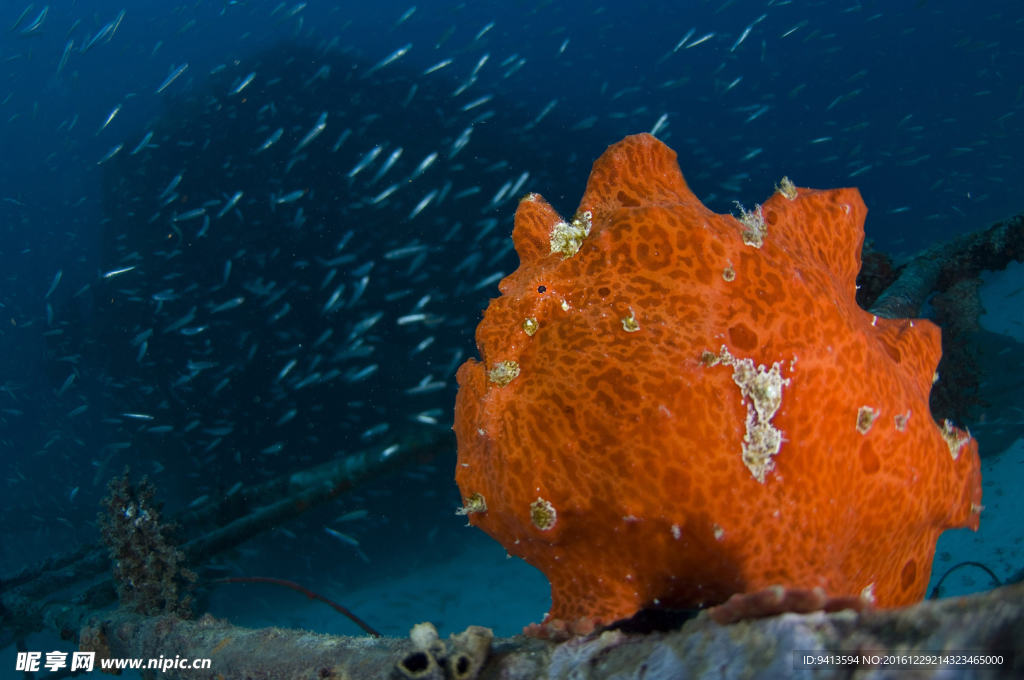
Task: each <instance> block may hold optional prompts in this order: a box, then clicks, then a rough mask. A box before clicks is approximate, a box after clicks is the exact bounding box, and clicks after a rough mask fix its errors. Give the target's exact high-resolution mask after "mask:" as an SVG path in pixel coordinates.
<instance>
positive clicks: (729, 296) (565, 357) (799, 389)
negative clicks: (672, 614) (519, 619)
mask: <svg viewBox="0 0 1024 680" xmlns="http://www.w3.org/2000/svg"><path fill="white" fill-rule="evenodd" d="M866 213H867V208H866V207H865V205H864V202H863V201H862V200H861V197H860V193H859V192H858V191H857V190H856V189H852V188H849V189H835V190H831V191H818V190H813V189H803V188H797V187H796V186H794V185H793V184H792V183H791V182H790V181H789V180H788V179H785V178H784V179H783V180H782V182H781V183H780V185H779V186H778V187H777V190H776V193H775V194H774V195H773V196H772V197H771V198H769V199H768V200H767V201H765V203H764V205H761V206H756V207H755V208H754V209H753V210H751V211H745V210H742V209H741V215H740V217H739V218H736V217H733V216H732V215H718V214H716V213H713V212H711V211H710V210H708V209H707V208H706V207H704V205H703V204H702V203H701V202H700V201H699V200H698V199H697V198H696V196H694V194H693V192H691V191H690V189H689V188H688V187H687V185H686V182H685V181H684V179H683V176H682V174H681V172H680V170H679V165H678V163H677V162H676V154H675V152H673V151H672V150H671V149H669V148H668V147H667V146H665V145H664V144H663V143H661V142H660V141H658V140H657V139H655V138H654V137H652V136H651V135H647V134H642V135H635V136H631V137H627V138H626V139H624V140H622V141H621V142H619V143H617V144H614V145H613V146H611V147H609V148H608V150H607V151H606V152H605V153H604V154H603V155H602V156H601V157H600V158H599V159H598V160H597V162H596V163H594V167H593V170H592V172H591V174H590V179H589V181H588V182H587V189H586V193H585V194H584V196H583V200H582V201H581V203H580V207H579V210H578V211H577V212H576V215H575V216H574V217H573V219H572V220H571V221H568V222H567V221H566V220H564V219H563V218H562V217H560V216H559V215H558V214H557V213H556V212H555V210H554V209H553V208H552V207H551V206H550V205H549V204H548V203H547V202H546V201H544V199H543V198H541V197H540V196H539V195H537V194H529V195H527V196H525V197H524V198H523V199H522V200H521V201H520V202H519V207H518V209H517V211H516V216H515V228H514V230H513V232H512V238H513V241H514V243H515V249H516V252H517V253H518V254H519V258H520V261H521V264H520V266H519V268H518V269H517V270H516V272H515V273H514V274H512V275H511V276H508V277H507V278H505V279H504V280H503V281H502V282H501V285H500V288H501V292H502V295H501V297H499V298H497V299H495V300H492V301H491V302H490V305H489V306H488V308H487V310H486V312H485V313H484V317H483V321H482V322H481V323H480V325H479V327H478V328H477V332H476V341H477V346H478V348H479V351H480V356H481V361H476V360H470V361H469V362H467V363H466V364H465V365H463V366H462V368H461V369H460V370H459V373H458V381H459V393H458V398H457V401H456V406H455V433H456V435H457V437H458V465H457V471H456V481H457V483H458V485H459V489H460V491H461V493H462V497H463V503H464V506H463V508H461V509H460V511H459V512H460V513H461V514H466V515H467V516H468V519H469V522H470V524H472V525H473V526H477V527H480V528H481V529H483V530H484V531H486V532H487V533H488V534H490V535H491V536H492V537H493V538H495V539H496V540H498V541H499V542H500V543H501V544H502V545H503V546H504V547H505V549H506V550H507V551H508V552H509V554H511V555H515V556H517V557H521V558H523V559H524V560H526V561H527V562H528V563H530V564H532V565H533V566H535V567H537V568H538V569H540V570H541V571H542V572H543V573H544V574H545V575H546V576H547V577H548V580H549V581H550V582H551V599H552V604H551V611H550V612H549V613H548V614H547V616H546V618H545V622H551V621H561V622H574V621H578V622H587V621H589V622H591V623H596V624H601V623H610V622H612V621H614V620H617V619H622V618H626V617H629V616H631V615H633V614H635V613H636V612H638V611H639V610H641V609H645V608H674V609H689V608H697V607H704V606H711V605H718V604H721V603H723V602H725V601H726V600H728V599H729V598H730V596H734V595H737V594H741V595H742V594H754V593H762V592H770V590H771V589H773V588H775V589H780V592H781V589H796V590H802V591H815V592H818V593H821V592H822V591H823V592H824V593H827V594H828V596H829V597H837V598H843V597H857V598H861V599H862V600H864V601H867V602H870V603H873V604H874V605H875V606H878V607H898V606H901V605H906V604H910V603H913V602H916V601H919V600H921V599H922V598H923V596H924V594H925V590H926V586H927V583H928V580H929V575H930V571H931V563H932V557H933V555H934V552H935V542H936V540H937V539H938V537H939V534H941V533H942V532H943V531H945V530H946V529H951V528H959V527H971V528H972V529H975V530H977V528H978V520H979V514H980V511H981V473H980V462H979V458H978V453H977V445H976V442H975V441H974V440H973V439H971V438H970V436H969V435H968V434H967V433H964V432H961V431H960V430H958V429H957V428H955V427H953V425H952V424H950V423H949V422H948V421H947V422H945V423H944V424H943V425H941V426H939V425H937V424H936V423H935V422H934V421H933V419H932V417H931V414H930V411H929V408H928V394H929V391H930V389H931V386H932V383H933V381H934V379H935V377H936V373H935V369H936V366H937V365H938V362H939V357H940V355H941V345H940V331H939V328H938V327H936V326H935V325H934V324H932V323H930V322H929V321H925V320H909V319H883V318H876V317H873V316H872V315H871V314H870V313H868V312H865V311H864V310H862V309H860V308H859V307H858V306H857V304H856V302H855V300H854V293H855V288H856V283H855V281H856V277H857V273H858V271H859V269H860V253H861V245H862V242H863V239H864V217H865V215H866ZM780 587H781V588H780Z"/></svg>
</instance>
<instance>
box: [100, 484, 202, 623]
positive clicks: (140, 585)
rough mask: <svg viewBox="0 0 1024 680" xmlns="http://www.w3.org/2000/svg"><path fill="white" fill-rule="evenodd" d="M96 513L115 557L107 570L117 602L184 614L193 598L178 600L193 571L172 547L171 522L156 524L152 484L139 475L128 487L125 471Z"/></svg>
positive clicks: (152, 611)
mask: <svg viewBox="0 0 1024 680" xmlns="http://www.w3.org/2000/svg"><path fill="white" fill-rule="evenodd" d="M107 488H108V489H109V490H110V496H108V497H106V498H104V499H103V501H102V505H103V506H105V507H106V512H101V513H100V514H99V517H98V519H99V525H100V531H101V536H102V538H103V542H104V543H105V544H106V545H107V546H108V547H109V548H110V558H111V559H112V560H113V561H114V567H113V570H112V574H113V577H114V583H115V584H116V585H117V596H118V600H119V601H120V603H121V606H122V607H123V608H125V609H127V610H130V611H133V612H136V613H138V614H145V615H147V616H156V615H158V614H176V615H178V616H180V617H182V618H186V619H187V618H189V617H190V616H191V614H192V611H191V609H190V605H191V602H192V596H191V595H186V596H185V597H184V598H183V599H179V597H178V595H179V591H180V590H181V588H182V586H183V585H184V583H185V582H186V581H189V582H193V581H195V580H196V575H195V574H194V573H192V572H191V571H189V570H188V569H186V568H185V567H184V565H183V561H184V553H183V552H182V551H180V550H178V549H177V548H176V547H174V543H173V541H172V540H171V537H170V536H171V534H172V533H173V532H174V531H175V530H176V529H177V525H176V524H173V523H171V524H161V523H160V510H161V507H162V504H157V503H154V502H153V496H154V495H155V494H156V487H154V486H153V485H152V484H150V483H149V480H148V479H147V478H146V477H143V478H142V481H141V482H139V484H138V486H132V483H131V477H130V474H129V469H128V468H125V471H124V474H123V475H122V476H121V477H115V478H114V479H112V480H111V481H110V484H109V485H108V487H107Z"/></svg>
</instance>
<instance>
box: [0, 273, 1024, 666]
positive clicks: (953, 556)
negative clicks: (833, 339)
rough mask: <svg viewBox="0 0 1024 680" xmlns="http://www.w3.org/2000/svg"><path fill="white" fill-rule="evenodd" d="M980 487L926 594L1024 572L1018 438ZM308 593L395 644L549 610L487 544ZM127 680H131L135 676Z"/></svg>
mask: <svg viewBox="0 0 1024 680" xmlns="http://www.w3.org/2000/svg"><path fill="white" fill-rule="evenodd" d="M983 279H984V280H985V286H984V287H983V288H982V301H983V304H984V307H985V309H986V311H987V313H986V314H985V315H983V316H982V319H981V321H982V325H983V327H985V328H986V329H987V330H990V331H992V332H995V333H1001V334H1005V335H1013V336H1014V337H1015V338H1016V339H1017V340H1018V341H1021V342H1024V304H1022V302H1021V300H1024V295H1022V296H1020V300H1018V298H1017V296H1011V297H1009V298H1008V297H1007V295H1010V294H1011V293H1012V292H1013V291H1015V290H1017V289H1018V288H1021V287H1022V286H1024V266H1022V265H1017V264H1014V265H1013V266H1011V267H1010V268H1009V269H1008V270H1007V271H1005V272H999V273H997V274H990V273H986V274H985V275H984V276H983ZM1022 404H1024V399H1022ZM1022 418H1024V412H1022ZM982 479H983V485H984V496H983V499H982V502H983V504H984V506H985V510H984V511H983V513H982V520H981V529H980V530H979V531H978V532H977V533H974V532H972V531H969V530H966V529H964V530H957V531H947V532H946V533H945V534H943V535H942V537H941V538H940V539H939V542H938V545H937V546H936V551H935V562H934V564H933V568H932V580H931V584H930V585H929V588H928V590H929V593H930V592H931V590H932V587H933V586H934V585H935V582H936V581H937V579H938V578H939V577H940V576H941V575H942V573H944V572H945V571H946V570H947V569H949V568H950V567H951V566H953V565H955V564H957V563H959V562H963V561H974V562H981V563H983V564H985V565H986V566H988V567H989V568H990V569H992V570H993V571H994V572H995V573H996V574H997V575H998V576H999V577H1000V578H1001V579H1006V578H1007V577H1009V576H1010V575H1012V574H1014V573H1015V572H1017V571H1018V570H1020V569H1021V568H1024V553H1022V550H1021V543H1022V540H1024V534H1022V533H1021V524H1020V517H1022V516H1024V439H1018V440H1017V441H1016V442H1015V443H1014V444H1013V445H1012V446H1010V447H1009V448H1008V449H1007V450H1005V451H1004V452H1002V453H1001V454H998V455H995V456H992V455H990V454H987V455H986V457H985V458H983V460H982ZM467 531H474V530H472V529H467ZM474 538H478V537H474ZM285 577H286V576H285ZM303 585H306V586H310V587H313V588H314V589H319V590H320V592H321V594H322V595H324V596H325V597H328V598H331V599H334V600H336V601H337V602H339V603H341V604H343V605H345V606H346V607H348V608H349V609H350V610H352V611H353V612H355V613H356V614H357V615H358V616H360V617H361V618H363V619H364V620H365V621H366V622H367V623H369V624H370V625H372V626H374V627H375V628H377V629H378V630H379V631H380V632H381V633H383V634H384V635H388V636H396V637H404V636H405V635H407V634H408V631H409V629H410V628H411V627H412V626H413V625H414V624H416V623H420V622H422V621H430V622H432V623H434V624H435V625H436V626H437V628H438V631H439V632H440V633H441V635H442V636H447V635H448V634H449V633H456V632H460V631H462V630H464V629H465V628H466V626H469V625H482V626H487V627H489V628H492V629H493V630H494V633H495V635H498V636H501V637H505V636H510V635H514V634H516V633H519V632H521V631H522V627H523V626H524V625H526V624H529V623H532V622H537V621H540V620H541V618H542V617H543V615H544V613H545V612H546V611H547V610H548V607H549V606H550V604H551V595H550V589H549V587H548V584H547V580H546V579H545V578H544V576H543V575H542V574H541V573H540V572H539V571H537V570H536V569H534V568H533V567H531V566H529V565H528V564H526V563H525V562H523V561H521V560H519V559H516V558H511V559H510V558H508V556H507V555H506V553H505V550H504V549H503V548H502V547H501V546H500V545H499V544H498V543H497V542H494V541H490V540H470V541H468V542H467V546H466V549H465V550H463V551H461V552H460V553H458V554H457V555H453V558H452V559H451V560H450V561H447V562H440V563H437V562H435V563H432V564H430V565H427V566H421V567H418V568H415V569H410V570H409V571H408V572H406V574H405V575H404V576H401V577H394V578H384V579H381V580H379V581H374V582H371V583H370V584H368V585H366V586H363V587H361V588H358V589H356V590H351V591H347V592H338V590H337V589H336V588H334V587H332V586H331V585H330V584H322V585H321V586H317V585H316V584H309V583H303ZM991 586H992V583H991V579H990V578H989V577H988V576H987V575H986V574H985V573H984V572H983V571H981V570H979V569H975V568H966V569H960V570H958V571H957V572H955V573H954V574H953V575H952V576H951V577H950V578H948V579H947V580H946V583H945V585H944V587H943V596H956V595H963V594H968V593H972V592H980V591H984V590H987V589H989V588H990V587H991ZM209 606H210V612H211V613H212V614H213V615H214V616H216V617H218V618H227V619H229V620H230V621H231V622H232V623H234V624H236V625H239V626H246V627H254V628H258V627H265V626H279V627H286V628H302V629H306V630H311V631H315V632H318V633H327V634H335V635H361V634H363V633H362V631H361V630H360V629H359V628H358V627H357V626H356V625H355V624H353V623H352V622H350V621H349V620H348V619H346V618H344V617H343V616H341V615H340V614H337V613H336V612H335V611H334V610H333V609H331V608H330V607H328V606H327V605H325V604H323V603H320V602H315V601H308V600H307V599H306V598H304V597H303V596H302V595H300V594H298V593H294V592H292V591H290V590H286V589H283V588H277V587H274V586H263V585H244V586H239V585H236V586H232V587H226V588H221V589H219V590H217V591H215V592H214V593H213V595H212V597H211V599H210V601H209ZM26 644H27V647H28V649H29V650H33V651H42V652H47V651H53V650H62V651H71V650H72V647H71V645H69V644H68V643H64V642H60V641H59V640H58V639H57V637H56V636H55V635H53V634H50V633H40V634H36V635H33V636H31V637H29V638H28V639H27V640H26ZM14 657H15V652H14V649H13V647H11V648H8V649H6V650H4V652H3V654H2V656H0V680H23V676H22V674H21V673H18V672H15V670H14V660H15V659H14ZM47 674H48V673H47V672H46V671H42V672H40V673H37V674H36V677H37V678H45V677H46V676H47ZM123 677H132V675H131V672H127V673H126V674H125V676H123Z"/></svg>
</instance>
